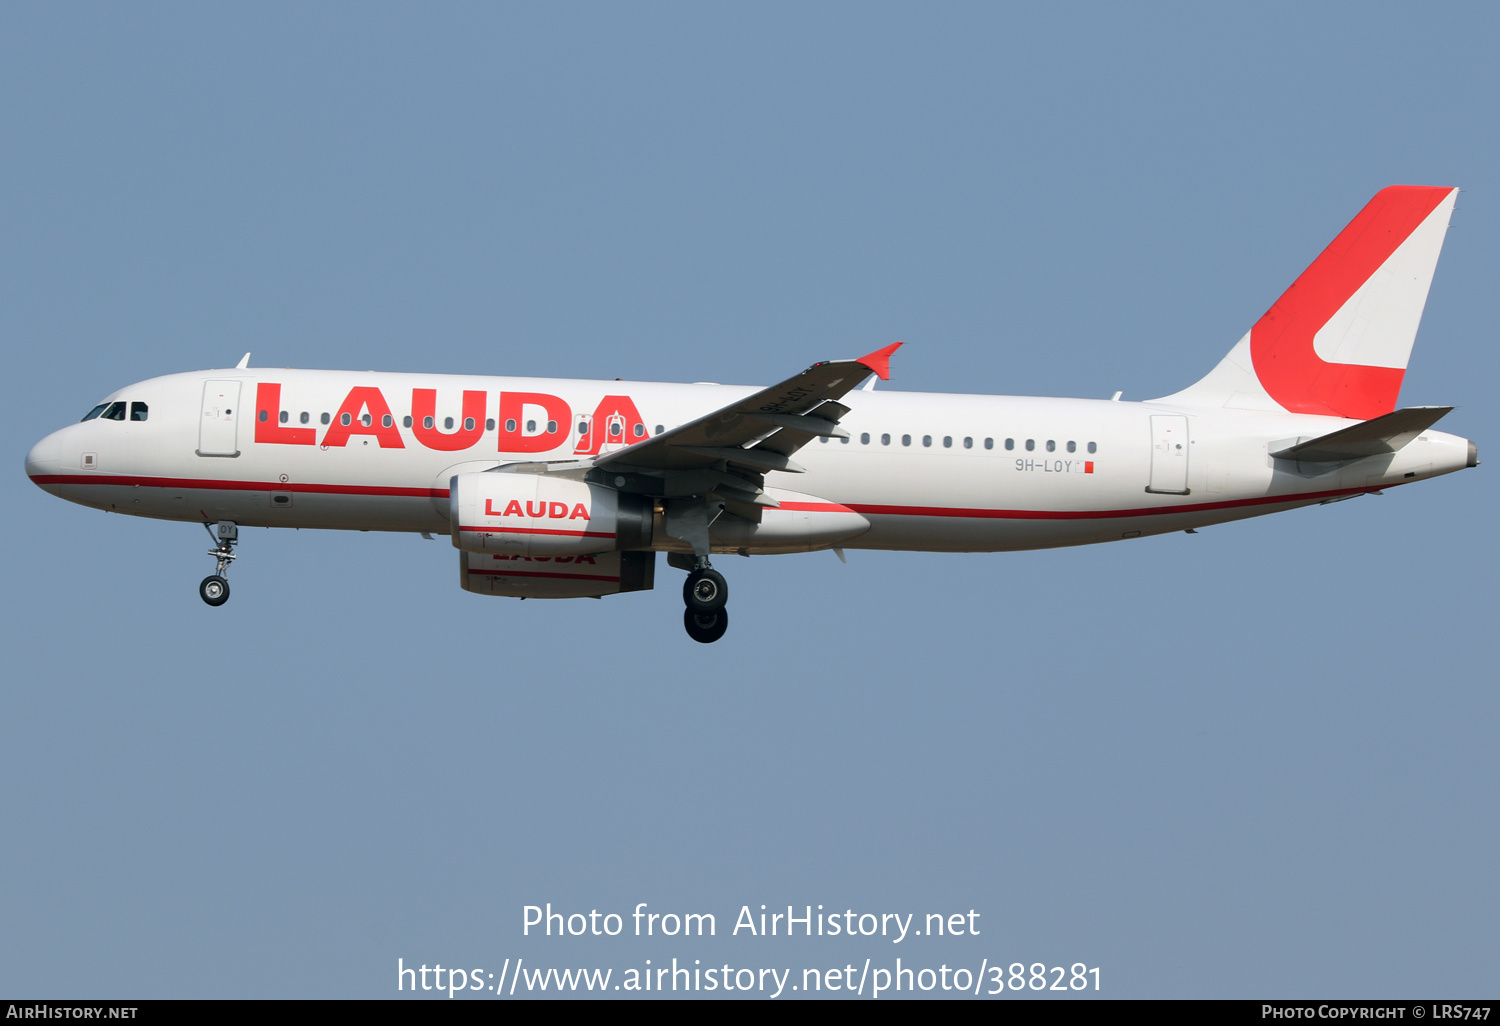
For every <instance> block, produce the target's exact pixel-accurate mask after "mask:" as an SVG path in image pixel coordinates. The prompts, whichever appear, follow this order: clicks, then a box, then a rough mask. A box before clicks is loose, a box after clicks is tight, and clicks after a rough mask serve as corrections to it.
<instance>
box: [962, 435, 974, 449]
mask: <svg viewBox="0 0 1500 1026" xmlns="http://www.w3.org/2000/svg"><path fill="white" fill-rule="evenodd" d="M964 448H965V449H972V448H974V439H972V438H968V437H965V438H964Z"/></svg>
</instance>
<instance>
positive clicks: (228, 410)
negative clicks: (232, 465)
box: [198, 381, 240, 456]
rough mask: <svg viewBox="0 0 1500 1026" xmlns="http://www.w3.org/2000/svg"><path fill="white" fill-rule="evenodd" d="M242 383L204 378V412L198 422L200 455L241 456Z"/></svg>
mask: <svg viewBox="0 0 1500 1026" xmlns="http://www.w3.org/2000/svg"><path fill="white" fill-rule="evenodd" d="M239 422H240V383H239V382H238V381H205V382H204V383H203V416H202V418H201V419H200V420H199V422H198V455H199V456H238V455H239V454H240V449H239V445H238V444H237V441H238V429H237V426H238V424H239Z"/></svg>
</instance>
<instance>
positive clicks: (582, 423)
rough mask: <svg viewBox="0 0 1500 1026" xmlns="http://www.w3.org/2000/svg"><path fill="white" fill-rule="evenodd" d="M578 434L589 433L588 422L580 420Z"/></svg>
mask: <svg viewBox="0 0 1500 1026" xmlns="http://www.w3.org/2000/svg"><path fill="white" fill-rule="evenodd" d="M506 423H514V422H513V421H507V422H506ZM505 430H507V431H509V430H511V429H510V428H506V429H505ZM578 433H579V434H580V435H586V434H588V433H589V426H588V422H586V421H582V420H580V421H579V422H578Z"/></svg>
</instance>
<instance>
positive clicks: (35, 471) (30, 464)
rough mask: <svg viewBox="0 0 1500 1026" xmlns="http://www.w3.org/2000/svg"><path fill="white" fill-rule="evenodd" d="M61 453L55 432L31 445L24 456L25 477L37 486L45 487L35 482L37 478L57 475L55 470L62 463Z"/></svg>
mask: <svg viewBox="0 0 1500 1026" xmlns="http://www.w3.org/2000/svg"><path fill="white" fill-rule="evenodd" d="M61 451H62V447H61V444H60V442H59V439H58V437H57V432H55V431H54V432H53V433H52V434H50V435H48V436H47V437H46V438H43V439H42V440H41V441H40V442H38V443H36V444H35V445H33V446H32V447H31V451H30V452H28V453H27V454H26V475H27V476H28V477H30V478H31V479H32V480H33V481H36V483H37V484H38V485H39V486H41V487H46V486H45V485H43V483H42V482H41V481H37V478H39V477H47V476H50V475H52V474H56V473H57V468H58V466H59V464H61V462H62V457H61Z"/></svg>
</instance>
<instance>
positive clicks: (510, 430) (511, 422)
mask: <svg viewBox="0 0 1500 1026" xmlns="http://www.w3.org/2000/svg"><path fill="white" fill-rule="evenodd" d="M448 426H449V427H452V426H453V418H452V417H449V418H448ZM582 427H583V425H581V424H580V425H579V428H580V429H582ZM515 430H516V421H515V418H514V417H511V418H510V419H508V420H506V422H505V432H506V434H514V433H515Z"/></svg>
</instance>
